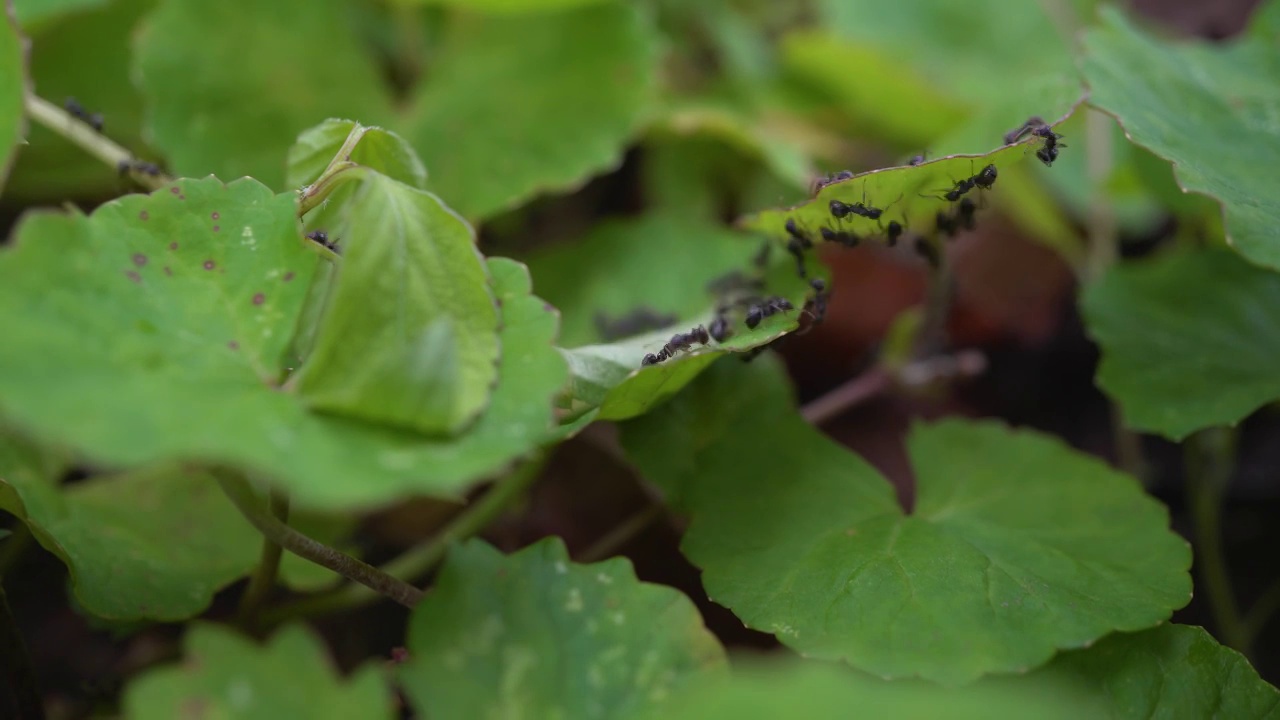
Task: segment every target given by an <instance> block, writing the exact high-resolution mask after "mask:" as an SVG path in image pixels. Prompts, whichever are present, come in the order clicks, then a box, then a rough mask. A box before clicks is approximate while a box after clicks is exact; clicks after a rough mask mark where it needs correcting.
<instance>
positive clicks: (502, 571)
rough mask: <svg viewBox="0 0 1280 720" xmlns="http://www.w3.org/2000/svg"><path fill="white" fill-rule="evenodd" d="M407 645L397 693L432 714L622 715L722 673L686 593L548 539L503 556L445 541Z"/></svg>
mask: <svg viewBox="0 0 1280 720" xmlns="http://www.w3.org/2000/svg"><path fill="white" fill-rule="evenodd" d="M408 643H409V650H410V652H411V653H412V659H411V660H410V661H409V663H408V664H407V665H405V667H404V670H403V672H402V673H401V679H402V681H403V683H404V686H405V691H406V693H407V694H408V696H409V698H410V699H411V701H412V702H413V704H414V705H415V706H416V707H417V709H418V710H419V712H421V713H422V714H423V715H424V716H430V717H442V718H454V717H456V718H464V717H474V718H478V717H517V716H521V717H558V718H566V719H569V718H601V717H627V716H629V715H630V714H631V713H634V712H637V711H639V710H642V709H646V708H649V707H653V706H659V705H660V704H661V703H662V701H663V700H664V699H665V698H666V697H667V696H668V695H670V694H671V693H673V692H676V691H678V690H679V689H680V688H682V687H686V686H689V685H696V684H700V683H703V682H706V681H709V680H713V679H715V678H717V677H719V676H720V675H721V673H722V672H723V670H724V668H725V655H724V650H723V648H721V647H720V644H719V642H717V641H716V639H715V636H713V635H712V634H711V633H710V632H709V631H708V630H707V629H706V628H705V627H704V626H703V624H702V618H701V616H699V615H698V611H697V609H696V608H695V607H694V605H693V602H692V601H690V600H689V598H688V597H686V596H685V595H683V594H681V593H680V592H679V591H677V590H675V589H672V588H669V587H664V586H661V585H652V584H649V583H642V582H640V581H638V580H637V579H636V576H635V572H634V571H633V570H632V568H631V564H630V562H628V561H627V560H625V559H621V558H617V559H613V560H609V561H606V562H602V563H596V564H592V565H578V564H575V563H571V562H570V561H569V554H568V552H567V551H566V550H565V547H564V544H563V543H562V542H561V541H560V540H559V539H558V538H547V539H545V540H543V541H542V542H539V543H536V544H535V545H532V546H530V547H527V548H525V549H524V550H521V551H520V552H518V553H515V554H514V555H510V556H503V555H502V554H500V553H499V552H498V551H497V550H495V549H493V548H492V547H490V546H489V545H486V544H485V543H483V542H481V541H478V540H472V541H468V542H466V543H464V544H462V545H458V546H456V547H454V548H453V549H452V550H451V551H450V553H449V558H448V560H447V562H446V563H445V565H444V568H443V569H442V570H441V571H440V575H439V578H438V579H437V581H436V585H435V586H434V587H433V588H432V591H431V593H430V594H429V595H428V596H427V597H426V598H425V599H424V600H423V601H422V602H421V603H420V604H419V605H418V607H417V608H415V609H414V612H413V617H412V618H411V620H410V625H409V638H408ZM661 706H663V707H665V705H661Z"/></svg>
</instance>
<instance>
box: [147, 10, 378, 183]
mask: <svg viewBox="0 0 1280 720" xmlns="http://www.w3.org/2000/svg"><path fill="white" fill-rule="evenodd" d="M135 70H136V76H137V77H138V80H139V83H140V85H141V87H142V90H143V93H144V94H145V95H146V96H147V99H148V101H149V103H150V106H149V109H148V117H147V127H148V130H149V131H150V133H151V135H152V137H154V139H155V143H156V146H157V147H159V148H160V149H161V150H163V151H164V152H165V153H166V154H167V155H168V157H169V159H170V161H171V163H172V169H173V171H174V172H175V173H177V174H179V175H186V176H193V177H203V176H205V175H207V174H209V173H213V174H215V175H218V176H220V177H238V176H240V175H249V176H252V177H254V178H257V179H259V180H261V181H262V182H263V183H265V184H267V185H270V186H272V187H279V186H280V185H281V183H282V182H283V181H284V169H285V150H286V148H288V147H289V146H290V145H291V144H292V143H293V141H294V139H295V138H297V136H298V134H299V133H300V132H302V131H303V130H305V129H306V128H308V127H311V126H312V125H314V124H315V123H317V122H319V121H321V120H323V119H324V118H327V117H359V118H362V119H369V120H371V121H374V122H377V121H379V120H382V119H384V118H389V117H391V106H390V99H389V98H388V96H387V93H386V91H385V89H384V88H383V84H382V82H381V79H380V77H379V73H378V71H377V69H376V68H375V67H374V65H373V62H372V58H371V57H370V55H369V53H367V52H365V51H364V50H363V48H361V47H360V45H359V43H358V42H357V38H356V37H355V36H354V35H353V34H352V33H351V32H350V31H349V29H348V23H347V17H346V12H345V4H344V3H343V2H341V1H340V0H281V1H280V2H270V3H256V2H215V3H210V2H204V1H203V0H171V1H169V2H164V3H161V4H160V6H159V7H158V8H157V9H156V10H155V12H153V13H152V14H151V15H150V16H148V18H147V20H146V22H145V23H144V25H143V29H142V33H141V36H140V37H139V39H138V45H137V57H136V59H135Z"/></svg>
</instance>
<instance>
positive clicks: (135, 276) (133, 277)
mask: <svg viewBox="0 0 1280 720" xmlns="http://www.w3.org/2000/svg"><path fill="white" fill-rule="evenodd" d="M124 276H125V277H127V278H129V279H130V280H132V281H133V282H136V283H138V284H139V285H141V284H142V276H141V275H139V274H138V273H136V272H134V271H133V270H130V271H128V272H126V273H125V274H124Z"/></svg>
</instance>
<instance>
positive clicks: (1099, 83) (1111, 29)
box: [1083, 7, 1280, 268]
mask: <svg viewBox="0 0 1280 720" xmlns="http://www.w3.org/2000/svg"><path fill="white" fill-rule="evenodd" d="M1101 16H1102V25H1101V26H1100V27H1098V28H1095V29H1093V30H1090V31H1089V32H1088V33H1086V35H1085V41H1084V44H1085V57H1084V63H1083V69H1084V73H1085V77H1086V79H1087V81H1088V83H1089V86H1090V87H1091V89H1092V91H1091V96H1090V102H1092V103H1093V104H1094V105H1095V106H1097V107H1099V108H1101V109H1103V110H1105V111H1107V112H1109V113H1111V114H1112V115H1115V116H1116V118H1117V119H1118V120H1119V121H1120V124H1121V125H1123V126H1124V128H1125V131H1126V132H1127V133H1128V135H1129V137H1131V138H1132V139H1133V141H1134V142H1135V143H1137V144H1139V145H1142V146H1144V147H1147V148H1149V149H1150V150H1152V151H1153V152H1155V153H1156V154H1157V155H1159V156H1161V157H1163V158H1165V159H1168V160H1171V161H1173V163H1174V165H1175V166H1176V171H1177V177H1178V181H1179V184H1180V185H1181V186H1182V187H1183V188H1184V189H1186V190H1188V191H1192V192H1200V193H1204V194H1206V195H1209V196H1211V197H1213V198H1216V199H1217V200H1218V201H1219V202H1221V203H1222V207H1223V212H1224V218H1225V225H1226V232H1227V239H1228V242H1229V243H1231V245H1232V246H1233V247H1235V248H1236V249H1237V250H1238V251H1239V252H1240V253H1241V254H1243V255H1244V256H1245V257H1247V258H1249V259H1250V260H1252V261H1253V262H1255V263H1258V264H1261V265H1266V266H1268V267H1272V268H1280V243H1277V242H1276V241H1275V239H1274V238H1275V228H1276V227H1277V225H1280V181H1277V179H1276V176H1275V174H1274V173H1272V172H1271V170H1270V169H1271V168H1272V167H1275V166H1276V165H1277V164H1280V128H1277V127H1275V125H1274V123H1273V122H1271V120H1270V118H1272V117H1274V116H1275V115H1276V114H1277V113H1280V88H1278V87H1277V86H1276V84H1275V83H1274V82H1272V79H1273V78H1274V77H1275V76H1276V73H1277V72H1280V51H1277V48H1276V45H1275V43H1274V42H1271V41H1269V40H1263V39H1259V38H1257V37H1253V38H1246V39H1241V40H1238V41H1236V42H1235V43H1233V44H1231V45H1227V46H1223V45H1217V44H1209V43H1187V42H1181V43H1170V42H1161V41H1159V40H1157V39H1155V38H1154V37H1152V36H1150V35H1148V34H1146V33H1143V32H1141V31H1139V30H1137V29H1136V28H1135V27H1133V25H1132V24H1131V23H1130V22H1129V21H1128V20H1126V19H1125V17H1124V15H1123V14H1122V13H1120V12H1119V11H1118V10H1116V9H1115V8H1109V7H1104V8H1102V9H1101ZM1134 68H1142V69H1143V71H1142V72H1141V73H1136V72H1134Z"/></svg>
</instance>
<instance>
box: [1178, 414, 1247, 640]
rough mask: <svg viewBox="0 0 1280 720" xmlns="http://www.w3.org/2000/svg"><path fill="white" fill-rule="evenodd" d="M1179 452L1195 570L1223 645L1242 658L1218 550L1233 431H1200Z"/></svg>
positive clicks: (1240, 626) (1243, 634) (1240, 633)
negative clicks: (1183, 457)
mask: <svg viewBox="0 0 1280 720" xmlns="http://www.w3.org/2000/svg"><path fill="white" fill-rule="evenodd" d="M1185 452H1186V468H1187V499H1188V503H1189V505H1190V507H1191V522H1192V527H1193V531H1194V533H1195V542H1194V547H1195V553H1196V565H1197V569H1198V571H1199V575H1200V579H1201V580H1202V581H1203V582H1204V589H1205V597H1206V598H1207V599H1208V601H1209V610H1210V612H1212V614H1213V619H1214V623H1215V624H1216V625H1217V628H1218V632H1219V635H1220V637H1221V639H1222V641H1223V644H1225V645H1228V646H1230V647H1233V648H1235V649H1236V650H1239V651H1240V652H1241V653H1244V654H1245V655H1248V652H1249V638H1248V633H1247V630H1246V627H1245V625H1244V622H1243V621H1242V620H1241V618H1240V610H1239V606H1237V605H1236V598H1235V592H1234V591H1233V590H1232V587H1231V578H1230V575H1229V573H1228V572H1227V562H1226V553H1225V552H1224V550H1223V547H1222V498H1223V495H1224V494H1225V493H1226V489H1227V485H1228V483H1229V482H1230V481H1231V474H1232V471H1233V470H1234V469H1235V460H1236V458H1235V455H1236V436H1235V431H1234V430H1232V429H1229V428H1209V429H1208V430H1202V431H1200V432H1198V433H1196V434H1195V435H1194V436H1192V437H1191V438H1190V439H1189V440H1188V441H1187V443H1186V446H1185Z"/></svg>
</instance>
